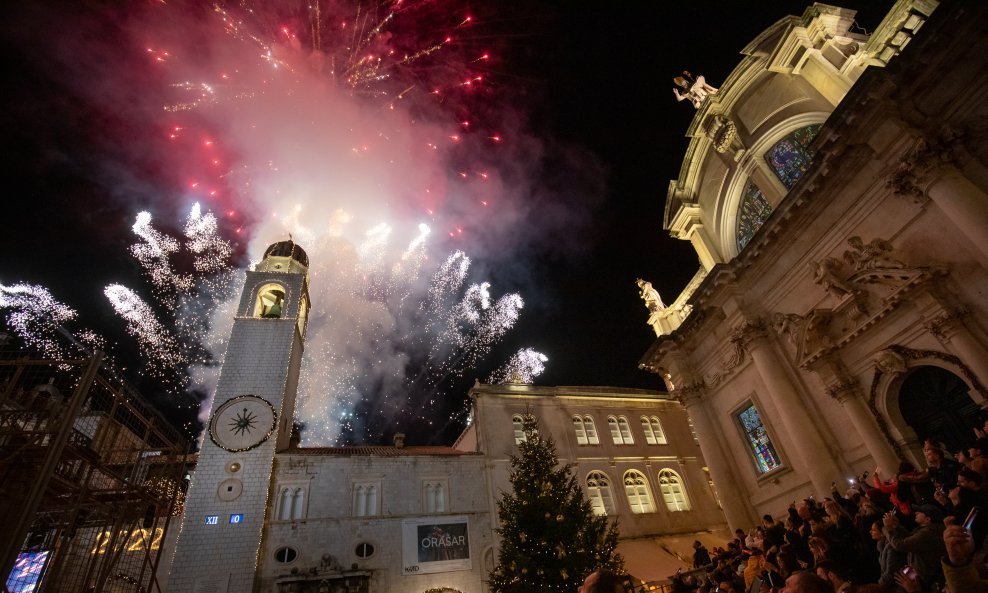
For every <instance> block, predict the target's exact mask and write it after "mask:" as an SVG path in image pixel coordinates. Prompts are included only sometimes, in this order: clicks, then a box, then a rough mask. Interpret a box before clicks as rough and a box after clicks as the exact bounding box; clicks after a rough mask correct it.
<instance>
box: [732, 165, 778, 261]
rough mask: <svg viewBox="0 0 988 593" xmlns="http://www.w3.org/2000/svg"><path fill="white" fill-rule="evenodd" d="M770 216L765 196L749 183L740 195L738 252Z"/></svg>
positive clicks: (770, 212)
mask: <svg viewBox="0 0 988 593" xmlns="http://www.w3.org/2000/svg"><path fill="white" fill-rule="evenodd" d="M771 215H772V206H771V204H769V203H768V200H766V199H765V194H763V193H762V190H760V189H758V186H757V185H755V184H754V183H753V182H751V181H749V182H748V185H747V186H746V187H745V188H744V193H743V194H741V203H740V204H738V215H737V242H738V251H741V250H742V249H744V248H745V246H746V245H747V244H748V241H751V238H752V237H754V236H755V233H756V232H758V229H760V228H761V226H762V225H763V224H765V221H766V220H768V217H769V216H771Z"/></svg>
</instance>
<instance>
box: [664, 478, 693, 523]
mask: <svg viewBox="0 0 988 593" xmlns="http://www.w3.org/2000/svg"><path fill="white" fill-rule="evenodd" d="M659 491H660V492H661V493H662V500H664V501H665V503H666V508H667V509H669V510H670V511H673V512H676V511H688V510H690V501H689V498H687V497H686V490H685V489H684V488H683V479H682V478H680V477H679V474H677V473H676V472H674V471H672V470H671V469H664V470H662V471H660V472H659Z"/></svg>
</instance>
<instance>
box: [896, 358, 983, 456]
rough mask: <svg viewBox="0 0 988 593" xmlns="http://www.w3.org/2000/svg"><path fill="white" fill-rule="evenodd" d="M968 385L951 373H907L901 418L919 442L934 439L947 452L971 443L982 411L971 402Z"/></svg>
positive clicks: (921, 369)
mask: <svg viewBox="0 0 988 593" xmlns="http://www.w3.org/2000/svg"><path fill="white" fill-rule="evenodd" d="M968 392H969V388H968V385H967V383H965V382H964V380H963V379H961V378H960V377H958V376H957V375H955V374H954V373H951V372H950V371H948V370H946V369H943V368H940V367H935V366H921V367H916V368H915V369H912V370H910V371H909V373H908V374H907V375H906V376H905V378H904V379H903V381H902V386H901V387H900V388H899V409H900V410H901V411H902V418H903V419H904V420H905V421H906V423H907V424H908V425H909V426H910V427H911V428H912V429H913V430H914V431H916V435H917V436H918V437H919V438H920V439H921V440H922V439H926V438H934V439H936V440H938V441H940V442H942V443H944V444H945V445H946V446H947V449H949V450H950V451H957V450H959V449H961V448H964V449H966V448H967V447H968V446H969V445H970V444H971V443H972V442H973V441H974V433H973V432H972V430H971V429H972V428H973V427H975V426H981V422H980V421H979V418H980V416H981V408H980V407H978V404H976V403H974V400H973V399H971V396H970V394H969V393H968Z"/></svg>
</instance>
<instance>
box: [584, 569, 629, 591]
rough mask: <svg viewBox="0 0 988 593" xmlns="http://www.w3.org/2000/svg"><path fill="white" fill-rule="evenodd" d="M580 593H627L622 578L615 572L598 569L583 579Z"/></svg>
mask: <svg viewBox="0 0 988 593" xmlns="http://www.w3.org/2000/svg"><path fill="white" fill-rule="evenodd" d="M578 591H579V593H625V588H624V584H622V582H621V578H620V577H618V576H617V575H615V574H614V573H613V572H608V571H606V570H597V571H594V572H592V573H590V574H589V575H587V578H586V579H584V580H583V585H581V586H580V588H579V590H578Z"/></svg>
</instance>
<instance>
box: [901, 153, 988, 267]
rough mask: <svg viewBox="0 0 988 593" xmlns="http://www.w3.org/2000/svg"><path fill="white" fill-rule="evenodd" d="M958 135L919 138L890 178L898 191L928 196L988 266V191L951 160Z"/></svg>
mask: <svg viewBox="0 0 988 593" xmlns="http://www.w3.org/2000/svg"><path fill="white" fill-rule="evenodd" d="M954 142H956V138H944V139H940V140H920V141H919V143H918V144H917V145H916V147H915V148H914V149H913V150H912V151H910V152H909V154H907V155H906V156H905V157H904V158H903V159H902V161H901V162H900V163H899V165H898V167H897V168H896V170H895V171H893V172H892V174H891V175H890V177H889V179H888V186H889V187H891V188H892V189H893V191H895V192H896V193H897V194H899V195H904V196H912V197H913V198H914V199H917V200H918V201H921V202H922V201H925V200H926V199H927V198H929V199H930V200H931V201H932V202H933V203H934V204H936V206H937V208H939V209H940V211H941V212H943V214H944V215H945V216H946V217H947V218H948V219H949V220H950V222H951V223H953V225H954V226H955V227H956V228H957V230H959V231H960V232H961V233H962V234H963V235H964V236H965V237H966V238H967V239H968V240H969V241H970V242H971V243H973V244H974V246H975V247H976V248H977V249H978V251H979V252H980V253H979V255H980V260H981V265H982V266H984V267H988V233H986V232H985V229H988V207H986V206H985V205H986V204H988V194H985V192H983V191H982V190H981V188H979V187H978V186H977V185H975V184H974V183H972V182H971V181H970V180H968V179H967V177H965V176H964V173H963V172H962V171H961V170H960V169H958V168H957V167H956V166H954V165H953V164H951V161H952V160H954V153H953V150H952V148H951V146H952V144H953V143H954Z"/></svg>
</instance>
